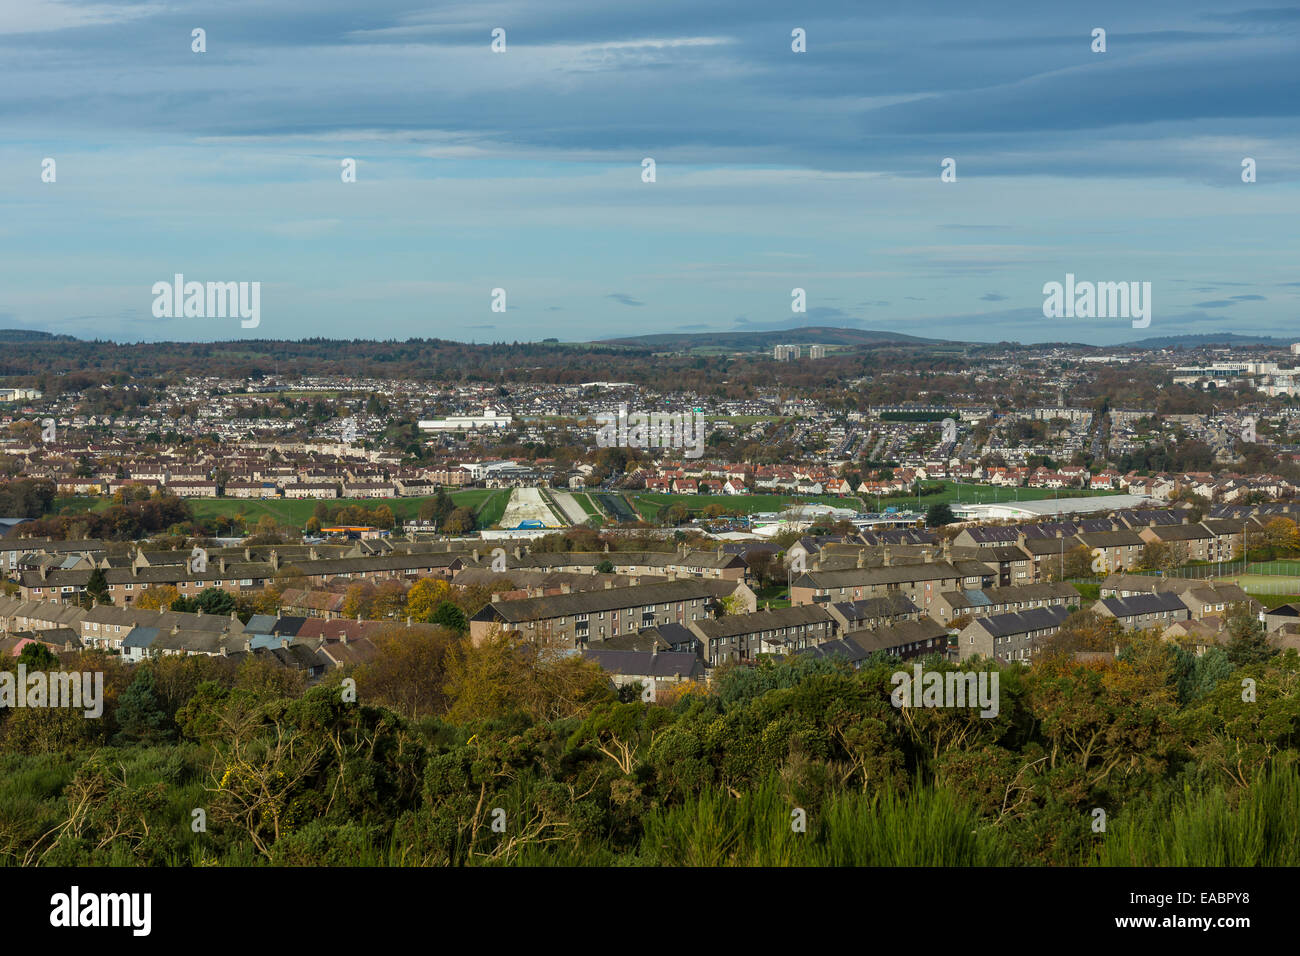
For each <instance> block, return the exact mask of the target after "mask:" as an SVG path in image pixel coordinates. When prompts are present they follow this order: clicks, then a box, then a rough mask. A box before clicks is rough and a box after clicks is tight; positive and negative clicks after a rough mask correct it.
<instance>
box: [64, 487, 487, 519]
mask: <svg viewBox="0 0 1300 956" xmlns="http://www.w3.org/2000/svg"><path fill="white" fill-rule="evenodd" d="M187 500H188V502H189V505H190V508H191V509H192V510H193V512H194V517H196V518H222V519H225V518H230V517H233V516H234V515H243V516H244V518H245V519H246V520H247V521H249V522H250V523H256V522H257V521H258V519H259V518H261V517H262V516H263V515H270V516H271V517H272V518H273V519H275V521H276V522H278V523H279V524H283V525H290V526H292V527H297V528H301V527H302V526H303V525H305V524H306V523H307V519H308V518H310V517H311V516H312V512H314V511H315V510H316V504H317V502H315V501H312V500H310V499H297V498H295V499H287V498H268V499H259V498H248V499H244V498H189V499H187ZM428 500H429V497H428V496H425V497H420V498H382V499H372V498H331V499H329V500H328V501H327V502H326V504H328V505H329V506H330V508H331V509H335V508H341V507H344V506H346V505H358V506H360V507H362V508H366V509H367V510H369V509H373V508H377V507H379V506H380V505H387V506H388V509H389V510H390V511H391V512H392V513H393V517H394V518H396V519H397V520H398V521H406V520H407V519H409V518H415V517H418V515H419V512H420V505H422V504H423V503H424V502H426V501H428ZM451 500H452V501H453V502H455V504H456V506H457V507H463V508H470V509H472V510H473V511H474V512H475V514H476V515H477V517H478V520H479V522H480V524H482V525H484V526H488V525H492V524H495V523H496V522H498V521H500V520H501V515H502V514H503V513H504V512H505V510H506V502H507V501H509V500H510V491H509V490H508V489H501V490H498V489H489V488H468V489H465V490H464V491H453V492H451ZM111 504H112V502H111V501H110V500H109V499H108V498H88V497H69V498H57V499H55V504H54V513H55V514H59V513H61V512H62V510H63V509H64V508H68V509H71V510H72V511H73V512H74V513H81V512H84V511H102V510H104V509H105V508H107V507H108V506H109V505H111Z"/></svg>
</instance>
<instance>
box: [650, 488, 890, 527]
mask: <svg viewBox="0 0 1300 956" xmlns="http://www.w3.org/2000/svg"><path fill="white" fill-rule="evenodd" d="M627 497H628V498H629V499H631V501H632V503H633V504H634V505H635V506H636V508H637V510H638V511H640V512H641V513H642V514H643V515H645V518H646V520H647V521H654V520H656V519H657V518H658V516H659V512H660V511H662V510H663V509H664V508H671V507H672V506H673V505H675V504H680V505H681V506H682V507H684V508H685V509H686V510H687V511H688V512H689V513H691V514H699V513H701V512H703V511H704V509H705V508H707V507H708V506H709V505H720V506H721V507H723V508H725V509H726V510H727V511H734V512H739V513H740V514H755V513H757V512H762V511H781V510H783V509H784V508H786V507H787V506H788V505H792V504H824V505H831V506H833V507H836V508H852V509H854V510H859V509H861V508H863V507H865V506H864V505H863V503H862V500H861V499H860V498H854V497H848V498H838V497H836V496H835V495H814V496H811V497H808V498H795V497H793V496H791V495H664V494H637V493H635V492H630V493H629V494H628V496H627Z"/></svg>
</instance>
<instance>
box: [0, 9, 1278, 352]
mask: <svg viewBox="0 0 1300 956" xmlns="http://www.w3.org/2000/svg"><path fill="white" fill-rule="evenodd" d="M1098 28H1100V29H1104V30H1105V31H1106V37H1105V39H1106V49H1105V52H1094V49H1093V47H1094V46H1095V45H1096V41H1095V40H1094V39H1093V34H1094V30H1096V29H1098ZM496 29H501V30H504V31H505V34H504V47H505V48H504V52H494V51H493V49H492V44H493V31H494V30H496ZM796 29H798V30H802V31H803V32H804V36H805V42H806V52H795V50H794V49H792V45H797V43H796V42H795V41H792V36H791V34H792V31H795V30H796ZM195 30H202V31H203V33H202V44H201V45H202V46H203V52H195V50H194V47H195V45H196V44H198V42H199V41H198V40H197V39H196V38H194V31H195ZM1298 31H1300V9H1298V8H1295V7H1288V8H1258V7H1254V6H1252V5H1249V4H1245V3H1240V2H1238V3H1233V4H1229V5H1224V4H1222V3H1210V2H1206V0H1192V2H1187V3H1172V2H1160V3H1153V4H1144V5H1142V6H1141V7H1134V6H1133V5H1131V4H1121V3H1115V2H1102V3H1096V4H1090V5H1088V6H1087V7H1086V8H1078V9H1070V10H1065V9H1054V8H1044V7H1042V6H1040V5H1031V4H1027V3H1020V2H1012V3H1007V4H1001V5H998V7H997V8H994V9H989V10H985V9H981V10H972V9H971V8H970V7H969V6H968V5H965V4H957V3H953V2H942V3H937V4H931V5H928V6H927V8H926V10H925V12H924V14H922V13H920V12H919V11H913V10H908V9H897V8H893V7H886V6H884V5H867V6H865V7H864V6H863V5H862V4H853V3H847V2H838V0H837V2H831V3H827V4H820V5H818V7H817V8H816V9H815V10H811V11H801V10H792V9H790V8H788V7H787V6H785V5H779V4H773V3H765V2H756V3H750V2H746V3H740V2H731V0H725V2H721V3H718V4H712V5H710V7H709V8H708V9H700V8H698V6H697V5H695V4H691V3H686V2H684V0H669V2H662V3H658V4H655V5H654V6H653V7H647V8H637V9H625V8H621V7H619V8H611V7H607V6H605V5H602V4H598V3H595V2H592V0H577V2H569V3H563V4H547V5H535V4H524V3H522V2H518V0H504V2H499V3H493V4H490V5H483V4H468V3H451V4H437V5H433V6H430V5H429V4H427V3H417V2H414V0H374V2H371V3H368V4H365V5H363V6H357V5H355V4H352V3H343V2H341V0H314V2H307V0H301V2H291V3H280V4H277V5H276V9H273V10H272V9H267V8H266V6H265V5H263V4H258V3H251V2H233V3H227V4H222V5H220V6H218V7H210V6H207V5H203V4H197V3H190V2H181V3H174V4H169V5H167V6H165V7H164V6H161V5H155V4H147V3H128V2H114V0H108V2H95V3H82V2H66V3H54V2H51V0H10V2H8V3H6V4H5V5H4V7H3V9H0V49H3V57H0V64H2V65H0V76H3V78H4V80H5V81H6V82H5V83H4V84H3V86H2V87H0V109H2V110H3V113H4V123H5V127H6V133H7V135H6V136H5V138H4V142H3V144H0V170H3V171H4V175H3V176H0V203H3V205H4V217H3V220H2V223H0V249H2V250H3V252H4V255H3V257H0V289H2V290H3V293H2V294H0V328H17V329H32V330H41V331H47V332H51V333H56V334H58V333H64V334H69V335H75V336H77V337H80V338H95V337H102V338H111V339H114V340H116V341H127V342H130V341H162V340H171V341H212V340H223V339H295V338H303V337H308V336H324V337H332V338H376V339H405V338H411V337H430V338H444V339H452V340H457V341H466V342H468V341H476V342H480V343H482V342H494V341H514V340H519V341H536V340H539V339H541V338H544V337H555V338H558V339H561V340H563V341H591V340H599V339H605V338H613V337H618V336H630V335H644V334H654V333H682V332H743V331H754V332H767V331H775V330H782V329H789V328H792V327H798V326H803V325H807V326H832V327H842V328H857V329H872V330H881V331H888V332H898V333H905V334H908V335H917V336H923V337H927V338H946V339H953V340H960V341H988V342H996V341H1016V342H1023V343H1039V342H1076V343H1082V344H1092V345H1112V344H1120V343H1126V342H1133V341H1137V340H1140V339H1144V338H1157V337H1165V336H1177V335H1199V334H1215V335H1217V334H1224V335H1227V334H1237V335H1267V336H1276V337H1279V338H1282V339H1289V338H1293V337H1295V335H1296V331H1295V330H1296V326H1297V323H1296V319H1297V317H1298V312H1300V275H1298V274H1297V272H1296V269H1295V263H1296V262H1297V261H1300V257H1298V256H1297V253H1298V252H1300V238H1297V236H1296V232H1295V229H1294V222H1295V219H1296V214H1297V212H1300V202H1298V201H1297V200H1298V199H1300V187H1298V184H1300V175H1298V174H1300V149H1298V148H1297V147H1300V136H1298V135H1297V132H1298V130H1297V111H1298V110H1300V105H1298V104H1300V71H1297V70H1296V69H1295V50H1296V44H1297V32H1298ZM647 158H650V159H653V160H654V177H653V182H647V181H645V180H646V169H645V167H644V160H645V159H647ZM946 158H952V159H954V160H955V181H954V182H943V181H941V178H940V174H941V172H942V171H943V167H942V163H943V160H945V159H946ZM1246 159H1250V160H1253V164H1254V170H1255V180H1256V181H1254V182H1245V181H1243V165H1242V164H1243V162H1244V161H1245V160H1246ZM46 160H53V163H51V164H47V163H46V162H45V161H46ZM346 160H354V161H355V167H354V168H355V182H346V181H345V179H347V178H348V175H349V167H348V165H347V163H346V162H345V161H346ZM177 274H183V275H184V276H185V277H186V279H187V280H191V279H192V280H194V281H197V282H201V283H249V284H252V283H259V284H260V285H259V290H260V320H259V322H258V324H257V325H256V326H255V327H247V326H245V327H241V322H240V319H239V317H237V316H233V317H232V316H231V315H230V314H228V313H227V314H216V313H213V312H211V310H208V311H204V310H196V311H195V312H193V313H192V314H189V315H186V314H184V310H182V314H180V315H179V316H178V315H171V316H161V317H160V316H158V315H156V314H155V310H154V309H153V308H152V306H153V304H154V300H155V294H154V293H153V292H152V289H153V288H154V286H155V285H156V284H158V283H169V282H172V280H173V277H174V276H175V275H177ZM1067 275H1075V276H1078V277H1079V279H1080V280H1085V281H1089V282H1098V283H1101V282H1106V283H1114V282H1125V283H1129V282H1143V283H1145V282H1149V283H1150V284H1151V300H1150V303H1149V304H1150V308H1151V317H1150V318H1151V320H1150V325H1149V326H1148V327H1145V328H1136V327H1133V326H1132V325H1131V323H1130V322H1129V321H1128V320H1126V319H1123V318H1108V319H1092V318H1059V319H1049V318H1045V316H1044V310H1043V305H1044V291H1043V290H1044V284H1046V283H1050V282H1053V281H1057V282H1059V281H1061V280H1062V279H1063V277H1065V276H1067ZM796 289H800V290H803V295H802V298H803V300H804V304H805V307H806V311H805V312H801V313H792V311H791V303H792V299H793V298H794V290H796ZM495 290H503V293H504V294H503V295H499V294H498V293H497V292H496V291H495ZM178 296H179V293H178ZM178 301H179V298H178ZM494 302H495V303H496V304H497V305H498V306H500V305H502V304H503V305H504V309H505V310H504V311H493V304H494ZM168 311H171V310H168Z"/></svg>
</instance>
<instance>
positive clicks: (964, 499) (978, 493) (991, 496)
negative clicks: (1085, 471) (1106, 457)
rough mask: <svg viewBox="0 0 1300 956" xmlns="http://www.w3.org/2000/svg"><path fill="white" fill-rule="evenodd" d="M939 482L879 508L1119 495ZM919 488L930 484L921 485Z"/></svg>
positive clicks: (871, 498) (885, 500) (884, 500)
mask: <svg viewBox="0 0 1300 956" xmlns="http://www.w3.org/2000/svg"><path fill="white" fill-rule="evenodd" d="M940 484H942V485H943V491H940V492H937V493H935V494H932V495H922V496H921V498H920V501H919V502H918V500H917V497H916V495H914V494H913V495H894V496H893V497H889V498H886V497H883V496H882V497H881V499H880V505H881V507H884V506H888V505H893V506H894V507H895V508H904V507H907V508H918V509H919V510H921V511H924V510H925V509H927V508H929V507H930V505H951V504H955V503H956V502H957V501H958V500H960V501H961V503H962V504H997V503H999V502H1007V501H1044V500H1046V499H1048V498H1102V497H1105V496H1107V495H1116V494H1119V492H1117V491H1092V490H1088V489H1082V488H1061V489H1060V490H1059V491H1057V490H1055V489H1052V488H994V487H992V486H991V485H968V484H962V485H961V486H960V488H959V487H958V486H957V485H956V484H952V483H949V482H940ZM922 487H923V488H928V487H933V486H932V485H925V484H923V485H922ZM959 492H960V499H959ZM867 500H868V502H869V504H870V507H871V509H872V510H875V508H876V498H875V496H874V495H869V496H867Z"/></svg>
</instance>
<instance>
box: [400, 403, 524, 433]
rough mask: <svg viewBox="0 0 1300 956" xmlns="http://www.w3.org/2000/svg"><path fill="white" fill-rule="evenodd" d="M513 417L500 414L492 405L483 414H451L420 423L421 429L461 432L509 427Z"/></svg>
mask: <svg viewBox="0 0 1300 956" xmlns="http://www.w3.org/2000/svg"><path fill="white" fill-rule="evenodd" d="M510 422H511V417H510V416H509V415H498V414H497V410H496V409H495V408H493V407H492V406H491V405H488V406H487V407H485V408H484V409H483V414H482V415H451V416H448V417H447V418H434V419H430V420H428V421H422V422H420V423H419V426H420V431H426V432H460V431H470V430H473V429H475V428H491V429H503V428H509V427H510Z"/></svg>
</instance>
